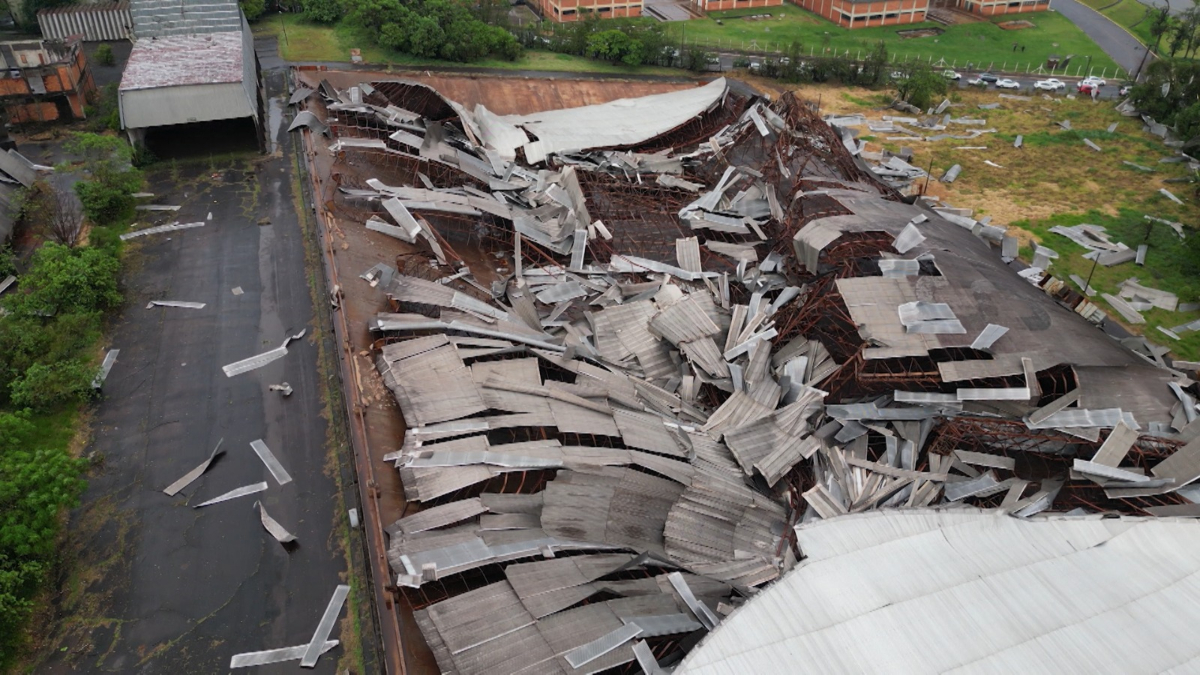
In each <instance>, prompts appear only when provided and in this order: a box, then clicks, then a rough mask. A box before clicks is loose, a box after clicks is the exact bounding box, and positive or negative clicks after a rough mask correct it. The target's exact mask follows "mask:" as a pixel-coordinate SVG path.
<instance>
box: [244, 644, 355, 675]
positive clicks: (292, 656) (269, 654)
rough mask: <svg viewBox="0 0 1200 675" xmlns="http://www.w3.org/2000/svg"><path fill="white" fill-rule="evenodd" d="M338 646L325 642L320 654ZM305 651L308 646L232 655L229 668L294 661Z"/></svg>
mask: <svg viewBox="0 0 1200 675" xmlns="http://www.w3.org/2000/svg"><path fill="white" fill-rule="evenodd" d="M339 644H341V642H340V641H339V640H327V641H326V642H325V644H324V645H322V646H321V653H322V654H324V653H326V652H328V651H329V650H331V649H333V648H334V647H336V646H338V645H339ZM306 649H308V645H296V646H295V647H281V648H279V649H267V650H265V651H261V652H245V653H243V654H234V655H233V658H231V659H229V667H230V668H249V667H251V666H265V665H269V664H272V663H283V662H284V661H295V660H296V659H298V658H300V657H302V656H304V651H305V650H306Z"/></svg>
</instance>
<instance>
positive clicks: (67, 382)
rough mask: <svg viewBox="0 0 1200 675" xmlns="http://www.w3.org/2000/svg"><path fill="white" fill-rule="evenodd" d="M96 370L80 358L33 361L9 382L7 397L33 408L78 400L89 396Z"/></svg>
mask: <svg viewBox="0 0 1200 675" xmlns="http://www.w3.org/2000/svg"><path fill="white" fill-rule="evenodd" d="M98 370H99V369H98V368H97V367H96V366H94V365H92V364H90V363H88V362H87V361H85V360H83V359H71V360H68V361H59V362H57V363H35V364H33V365H32V366H29V368H28V369H27V370H26V371H25V372H24V374H22V375H21V376H20V377H17V378H15V379H13V381H12V382H10V383H9V385H8V389H9V397H10V398H11V399H12V402H13V404H15V405H18V406H21V407H25V408H32V409H34V410H49V409H51V408H54V407H56V406H59V405H62V404H64V403H81V402H83V401H86V400H87V399H88V397H89V396H91V393H92V380H94V379H95V378H96V373H97V372H98Z"/></svg>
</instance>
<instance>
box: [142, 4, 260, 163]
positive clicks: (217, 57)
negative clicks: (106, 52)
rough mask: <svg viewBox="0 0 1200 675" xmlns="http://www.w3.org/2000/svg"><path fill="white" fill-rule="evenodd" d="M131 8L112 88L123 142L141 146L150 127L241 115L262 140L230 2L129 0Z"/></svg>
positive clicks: (246, 55) (254, 83) (250, 58)
mask: <svg viewBox="0 0 1200 675" xmlns="http://www.w3.org/2000/svg"><path fill="white" fill-rule="evenodd" d="M131 13H132V16H133V22H134V44H133V51H132V52H131V53H130V55H129V62H128V64H127V65H126V66H125V73H124V75H123V76H122V78H121V86H120V89H119V94H120V95H119V100H120V107H121V126H122V128H124V129H125V131H126V133H128V134H129V138H130V141H131V142H133V143H135V144H141V143H144V142H145V141H146V134H147V133H148V132H149V131H151V130H154V129H160V128H165V127H177V126H178V125H184V124H198V123H205V122H217V121H223V120H239V119H244V120H247V121H249V122H251V123H253V128H254V130H255V133H256V135H257V136H258V137H259V142H260V145H261V139H262V131H261V120H262V94H261V85H260V77H259V68H258V59H257V58H256V57H255V54H254V38H253V36H252V34H251V33H250V26H249V25H248V24H247V23H246V20H245V17H243V16H242V13H241V9H240V8H239V7H238V5H237V3H236V2H234V1H233V0H228V1H225V2H213V3H199V2H184V3H183V5H182V6H180V5H179V4H177V3H171V4H170V5H168V4H167V3H164V2H160V1H157V0H135V2H133V6H132V10H131Z"/></svg>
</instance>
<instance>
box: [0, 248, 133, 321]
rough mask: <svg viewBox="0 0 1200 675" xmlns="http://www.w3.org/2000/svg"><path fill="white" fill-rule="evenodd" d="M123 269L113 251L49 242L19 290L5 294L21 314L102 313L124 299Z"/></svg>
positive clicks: (6, 300)
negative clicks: (120, 280) (120, 277)
mask: <svg viewBox="0 0 1200 675" xmlns="http://www.w3.org/2000/svg"><path fill="white" fill-rule="evenodd" d="M120 270H121V261H120V259H118V258H117V257H116V255H114V254H113V253H112V252H111V251H106V250H101V249H97V248H93V247H91V246H84V247H81V248H68V247H66V246H63V245H61V244H55V243H53V242H47V243H46V244H44V245H42V247H41V248H39V249H38V250H37V251H36V252H35V253H34V254H33V258H32V264H31V265H30V267H29V271H28V272H26V273H25V274H24V275H22V276H21V279H20V285H19V287H18V288H17V292H15V293H11V292H10V293H7V294H5V296H4V303H5V306H6V307H7V308H8V309H9V311H11V312H12V313H13V314H14V315H16V316H18V317H47V316H53V315H56V314H65V313H70V314H91V313H95V312H102V311H104V310H107V309H111V308H113V307H116V306H117V305H118V304H119V303H120V302H121V293H120V292H119V291H118V289H117V275H118V274H119V273H120Z"/></svg>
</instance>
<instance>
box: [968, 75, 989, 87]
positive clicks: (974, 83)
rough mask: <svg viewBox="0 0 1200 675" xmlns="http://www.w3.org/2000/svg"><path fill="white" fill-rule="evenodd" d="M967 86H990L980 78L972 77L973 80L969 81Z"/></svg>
mask: <svg viewBox="0 0 1200 675" xmlns="http://www.w3.org/2000/svg"><path fill="white" fill-rule="evenodd" d="M967 84H969V85H971V86H972V87H986V86H988V83H987V82H984V81H983V80H981V79H979V78H978V77H972V78H971V79H969V80H967Z"/></svg>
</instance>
